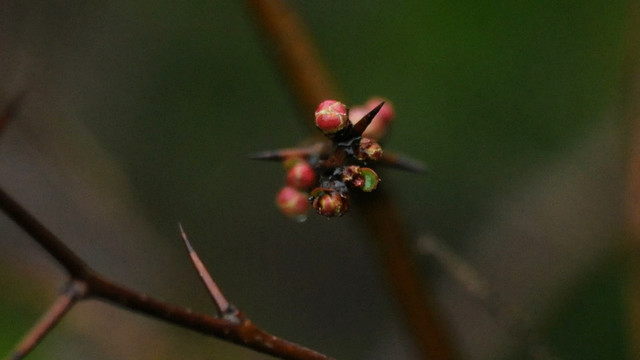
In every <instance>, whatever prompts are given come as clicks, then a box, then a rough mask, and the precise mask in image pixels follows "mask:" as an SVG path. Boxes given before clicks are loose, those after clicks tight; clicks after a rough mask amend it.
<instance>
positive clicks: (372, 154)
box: [356, 137, 382, 161]
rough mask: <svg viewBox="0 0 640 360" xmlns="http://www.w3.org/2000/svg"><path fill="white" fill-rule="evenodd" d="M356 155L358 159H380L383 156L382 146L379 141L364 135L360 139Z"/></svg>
mask: <svg viewBox="0 0 640 360" xmlns="http://www.w3.org/2000/svg"><path fill="white" fill-rule="evenodd" d="M356 156H357V157H358V160H373V161H377V160H380V159H381V158H382V147H381V146H380V144H378V142H377V141H375V140H373V139H370V138H366V137H363V138H362V139H361V140H360V145H358V153H357V154H356Z"/></svg>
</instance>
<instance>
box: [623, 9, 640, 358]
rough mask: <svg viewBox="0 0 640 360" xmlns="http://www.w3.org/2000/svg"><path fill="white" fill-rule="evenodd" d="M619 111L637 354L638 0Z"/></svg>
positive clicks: (637, 354)
mask: <svg viewBox="0 0 640 360" xmlns="http://www.w3.org/2000/svg"><path fill="white" fill-rule="evenodd" d="M627 17H628V18H627V36H626V39H625V46H626V49H625V59H624V64H623V72H622V74H623V78H622V83H623V93H622V103H621V113H622V117H623V119H624V121H625V130H627V132H628V134H629V135H628V136H627V139H628V141H629V143H628V148H627V149H628V154H627V156H628V158H627V159H628V160H627V161H628V168H627V188H626V199H627V203H626V204H625V205H626V208H625V210H626V211H625V212H626V229H625V231H626V233H625V234H624V237H625V244H624V246H625V249H624V251H623V254H625V255H624V256H625V257H626V259H625V260H626V264H627V267H628V283H627V289H626V296H627V306H628V309H629V315H628V317H629V329H630V332H631V333H630V342H631V351H630V357H631V358H633V359H638V358H640V1H631V2H629V7H628V11H627Z"/></svg>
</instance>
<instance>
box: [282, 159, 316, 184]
mask: <svg viewBox="0 0 640 360" xmlns="http://www.w3.org/2000/svg"><path fill="white" fill-rule="evenodd" d="M315 183H316V173H315V171H313V168H312V167H311V165H309V163H308V162H306V161H304V160H299V161H298V162H296V163H295V164H294V165H293V166H291V168H290V169H289V171H288V172H287V184H288V185H289V186H293V187H294V188H296V189H301V190H304V189H308V188H310V187H312V186H313V185H315Z"/></svg>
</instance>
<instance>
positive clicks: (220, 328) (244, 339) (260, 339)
mask: <svg viewBox="0 0 640 360" xmlns="http://www.w3.org/2000/svg"><path fill="white" fill-rule="evenodd" d="M0 210H2V211H3V212H5V213H6V214H7V215H8V216H9V217H10V218H11V219H12V220H13V221H14V222H15V223H16V224H18V226H20V227H21V228H22V229H23V230H24V231H26V232H27V233H28V234H29V235H31V237H33V239H34V240H36V241H37V242H38V243H39V244H40V245H41V246H42V247H43V248H44V249H45V250H46V251H47V252H48V253H49V254H51V256H53V258H54V259H55V260H56V261H57V262H58V263H59V264H60V265H62V266H63V267H64V268H65V269H66V270H67V272H68V273H69V275H70V276H71V278H72V280H71V281H72V282H73V283H75V284H78V285H81V286H82V287H84V288H85V289H86V290H84V292H85V293H86V295H85V296H82V297H78V299H79V300H80V299H85V298H95V299H99V300H104V301H108V302H110V303H112V304H115V305H117V306H120V307H123V308H125V309H128V310H133V311H136V312H140V313H144V314H147V315H149V316H152V317H155V318H157V319H161V320H164V321H167V322H169V323H173V324H176V325H180V326H183V327H185V328H188V329H191V330H194V331H197V332H200V333H203V334H206V335H211V336H214V337H217V338H219V339H221V340H225V341H229V342H233V343H236V344H238V345H241V346H244V347H247V348H251V349H254V350H256V351H258V352H262V353H265V354H270V355H273V356H276V357H278V358H281V359H292V360H293V359H298V360H312V359H317V360H321V359H324V360H326V359H330V358H329V357H328V356H326V355H323V354H320V353H318V352H316V351H314V350H310V349H307V348H305V347H303V346H300V345H297V344H294V343H291V342H289V341H286V340H284V339H281V338H278V337H276V336H273V335H271V334H269V333H267V332H266V331H264V330H262V329H260V328H258V327H256V326H255V325H253V324H252V323H251V321H249V320H248V319H244V320H243V321H241V322H237V321H230V320H228V319H226V318H216V317H212V316H209V315H205V314H198V313H193V312H191V311H190V310H187V309H185V308H183V307H179V306H176V305H173V304H170V303H166V302H163V301H160V300H156V299H154V298H152V297H150V296H148V295H146V294H142V293H139V292H137V291H135V290H132V289H128V288H126V287H124V286H122V285H120V284H118V283H115V282H113V281H111V280H110V279H108V278H106V277H104V276H102V275H100V274H98V273H97V272H95V271H94V270H93V269H91V268H90V267H89V266H88V265H87V264H85V263H84V262H83V261H82V260H81V259H80V258H79V257H78V256H77V255H76V254H75V253H74V252H73V251H71V249H69V248H68V247H67V246H66V245H65V244H64V243H63V242H62V241H61V240H60V239H59V238H58V237H56V236H55V235H54V234H53V233H52V232H51V231H49V230H48V229H47V228H46V227H45V226H44V225H43V224H42V223H40V222H39V221H38V220H37V219H36V218H35V217H34V216H33V215H31V214H30V213H29V212H28V211H27V210H25V209H24V208H23V207H22V206H20V204H18V203H17V202H16V201H15V200H13V199H12V198H11V197H10V196H9V195H8V194H7V193H6V192H5V191H4V190H2V189H0ZM72 298H74V297H72ZM60 303H62V305H64V301H63V300H60ZM62 305H60V306H59V307H63V308H68V307H69V306H70V305H66V306H62ZM52 312H53V313H54V314H55V313H58V315H57V316H55V317H54V318H53V321H48V322H47V323H51V326H52V325H53V324H55V323H56V321H57V320H58V319H59V317H61V316H62V315H64V312H65V311H59V310H55V311H53V310H52ZM51 326H48V327H46V328H45V330H44V331H40V332H41V335H40V336H39V337H38V339H41V338H42V337H43V336H44V335H46V333H47V332H48V331H49V329H50V328H51ZM20 358H21V356H17V357H14V358H13V359H20Z"/></svg>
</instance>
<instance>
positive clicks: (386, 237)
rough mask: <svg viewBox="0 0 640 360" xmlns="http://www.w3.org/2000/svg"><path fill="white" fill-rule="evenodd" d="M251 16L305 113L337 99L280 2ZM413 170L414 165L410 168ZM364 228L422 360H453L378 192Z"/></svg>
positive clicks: (253, 0) (387, 200) (252, 2)
mask: <svg viewBox="0 0 640 360" xmlns="http://www.w3.org/2000/svg"><path fill="white" fill-rule="evenodd" d="M247 4H248V6H249V9H250V11H251V13H252V14H253V15H254V17H255V18H256V19H257V20H256V22H257V24H258V25H260V30H261V31H260V32H261V33H264V34H266V38H267V40H268V41H269V42H270V44H271V45H272V47H273V50H274V51H273V52H274V58H275V60H276V62H277V63H278V65H279V66H280V70H281V71H280V73H281V74H283V76H284V78H285V80H286V81H287V83H288V84H289V85H290V88H291V89H292V90H293V91H292V94H293V95H294V97H295V99H296V100H297V103H298V104H299V105H300V107H301V108H302V109H303V110H304V113H311V112H313V111H314V109H315V107H316V106H317V105H318V104H319V103H320V102H321V101H323V100H325V99H331V98H334V99H335V98H343V97H341V96H338V95H339V94H338V93H337V90H336V87H335V85H334V84H333V83H332V81H331V77H330V76H329V73H328V72H327V70H326V68H325V67H324V65H323V64H322V63H321V62H320V60H319V59H320V57H319V56H318V55H317V52H316V51H315V49H314V48H313V46H312V44H313V42H312V41H311V38H310V36H309V35H308V31H307V30H306V28H304V26H303V25H302V22H301V21H300V20H299V19H298V18H297V17H296V16H295V14H294V13H293V11H292V10H291V9H290V8H288V7H287V6H286V4H284V2H283V1H279V0H273V1H262V0H249V1H248V2H247ZM410 165H413V164H410ZM362 198H363V199H362V201H363V202H366V204H363V206H360V208H361V209H362V211H361V212H360V215H361V218H362V220H363V223H364V224H365V226H366V228H367V230H368V232H369V233H370V234H371V238H372V239H373V243H374V244H375V246H376V247H377V249H378V253H379V254H380V261H381V262H382V264H383V268H384V271H385V273H386V275H387V279H388V281H389V282H390V284H391V287H392V289H393V291H394V293H395V295H396V298H397V300H398V302H399V303H400V305H401V308H402V310H403V312H404V315H405V319H406V321H407V322H408V323H409V326H410V329H411V331H412V333H413V335H414V338H415V339H416V341H417V343H418V346H419V348H420V350H421V352H422V357H423V358H424V359H453V358H455V354H454V353H455V352H454V350H453V346H452V344H451V342H450V339H449V332H448V330H447V329H446V326H445V324H444V323H443V322H442V320H441V319H440V317H439V315H438V311H437V309H436V307H435V305H434V300H433V299H431V296H430V294H428V293H425V291H424V285H423V280H422V279H421V278H420V276H419V274H418V270H417V269H416V266H415V262H414V260H413V256H412V254H411V247H410V246H409V245H408V244H409V243H410V242H411V238H410V236H409V234H408V233H407V231H406V228H405V226H404V224H403V221H402V217H401V215H400V211H399V209H398V208H397V206H396V205H395V203H394V202H393V201H392V197H391V196H390V194H389V193H388V192H385V191H383V189H379V190H378V191H376V193H375V194H371V195H370V196H367V197H366V199H365V197H362Z"/></svg>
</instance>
